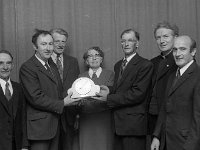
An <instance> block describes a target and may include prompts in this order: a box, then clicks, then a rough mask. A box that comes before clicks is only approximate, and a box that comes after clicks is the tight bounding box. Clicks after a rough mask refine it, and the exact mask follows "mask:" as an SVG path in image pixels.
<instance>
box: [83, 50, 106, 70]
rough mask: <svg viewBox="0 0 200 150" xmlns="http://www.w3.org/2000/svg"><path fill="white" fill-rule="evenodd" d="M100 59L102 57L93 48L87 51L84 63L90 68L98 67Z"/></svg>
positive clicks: (101, 59)
mask: <svg viewBox="0 0 200 150" xmlns="http://www.w3.org/2000/svg"><path fill="white" fill-rule="evenodd" d="M102 61H103V58H102V57H101V56H100V55H99V52H97V51H96V50H94V49H91V50H89V51H88V57H87V60H86V63H87V64H88V65H89V67H90V68H91V69H98V68H99V67H100V66H101V63H102Z"/></svg>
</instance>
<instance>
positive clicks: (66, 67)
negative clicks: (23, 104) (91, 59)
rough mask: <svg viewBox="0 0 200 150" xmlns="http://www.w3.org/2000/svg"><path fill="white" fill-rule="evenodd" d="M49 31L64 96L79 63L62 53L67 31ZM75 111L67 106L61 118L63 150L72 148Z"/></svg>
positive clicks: (73, 79)
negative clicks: (52, 40) (63, 127)
mask: <svg viewBox="0 0 200 150" xmlns="http://www.w3.org/2000/svg"><path fill="white" fill-rule="evenodd" d="M50 32H51V35H52V37H53V39H54V50H53V54H52V55H51V58H52V60H53V61H54V63H55V64H56V65H57V68H58V71H59V73H60V77H61V79H62V85H63V96H64V97H66V96H67V90H68V89H69V88H71V86H72V83H73V82H74V81H75V80H76V79H77V78H78V75H79V73H80V71H79V65H78V61H77V59H76V58H74V57H72V56H69V55H67V54H66V53H64V51H65V49H66V48H67V40H68V33H67V32H66V31H65V30H63V29H61V28H55V29H52V30H51V31H50ZM76 111H77V110H76V106H70V107H67V108H66V109H65V113H63V116H62V117H64V118H65V119H62V120H67V122H66V123H65V122H63V124H66V125H64V126H66V129H64V130H65V131H63V132H61V140H62V144H61V147H62V149H64V150H66V149H67V150H71V149H72V141H73V134H74V122H75V118H76V117H75V116H76V113H77V112H76Z"/></svg>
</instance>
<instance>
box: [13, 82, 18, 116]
mask: <svg viewBox="0 0 200 150" xmlns="http://www.w3.org/2000/svg"><path fill="white" fill-rule="evenodd" d="M12 87H13V95H12V99H11V100H12V101H13V115H14V118H15V116H16V113H17V109H18V100H19V92H18V87H17V86H16V84H15V83H14V82H12Z"/></svg>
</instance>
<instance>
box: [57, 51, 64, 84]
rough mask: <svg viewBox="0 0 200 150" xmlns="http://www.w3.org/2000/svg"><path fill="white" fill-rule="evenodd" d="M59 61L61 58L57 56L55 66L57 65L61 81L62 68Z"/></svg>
mask: <svg viewBox="0 0 200 150" xmlns="http://www.w3.org/2000/svg"><path fill="white" fill-rule="evenodd" d="M60 59H61V56H60V55H58V54H57V60H56V65H57V68H58V72H59V74H60V78H61V80H63V66H62V63H61V60H60Z"/></svg>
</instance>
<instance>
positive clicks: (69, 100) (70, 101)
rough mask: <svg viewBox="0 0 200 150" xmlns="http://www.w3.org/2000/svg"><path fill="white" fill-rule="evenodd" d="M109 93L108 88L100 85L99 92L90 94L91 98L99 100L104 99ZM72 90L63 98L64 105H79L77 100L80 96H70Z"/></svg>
mask: <svg viewBox="0 0 200 150" xmlns="http://www.w3.org/2000/svg"><path fill="white" fill-rule="evenodd" d="M109 93H110V91H109V88H108V87H107V86H105V85H101V86H100V91H99V93H96V95H95V96H92V97H91V98H93V99H96V100H100V101H106V100H107V95H108V94H109ZM72 94H73V93H72V92H70V93H69V94H68V95H67V97H65V98H64V106H73V105H81V103H80V102H79V101H80V100H81V99H82V98H71V96H72Z"/></svg>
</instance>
